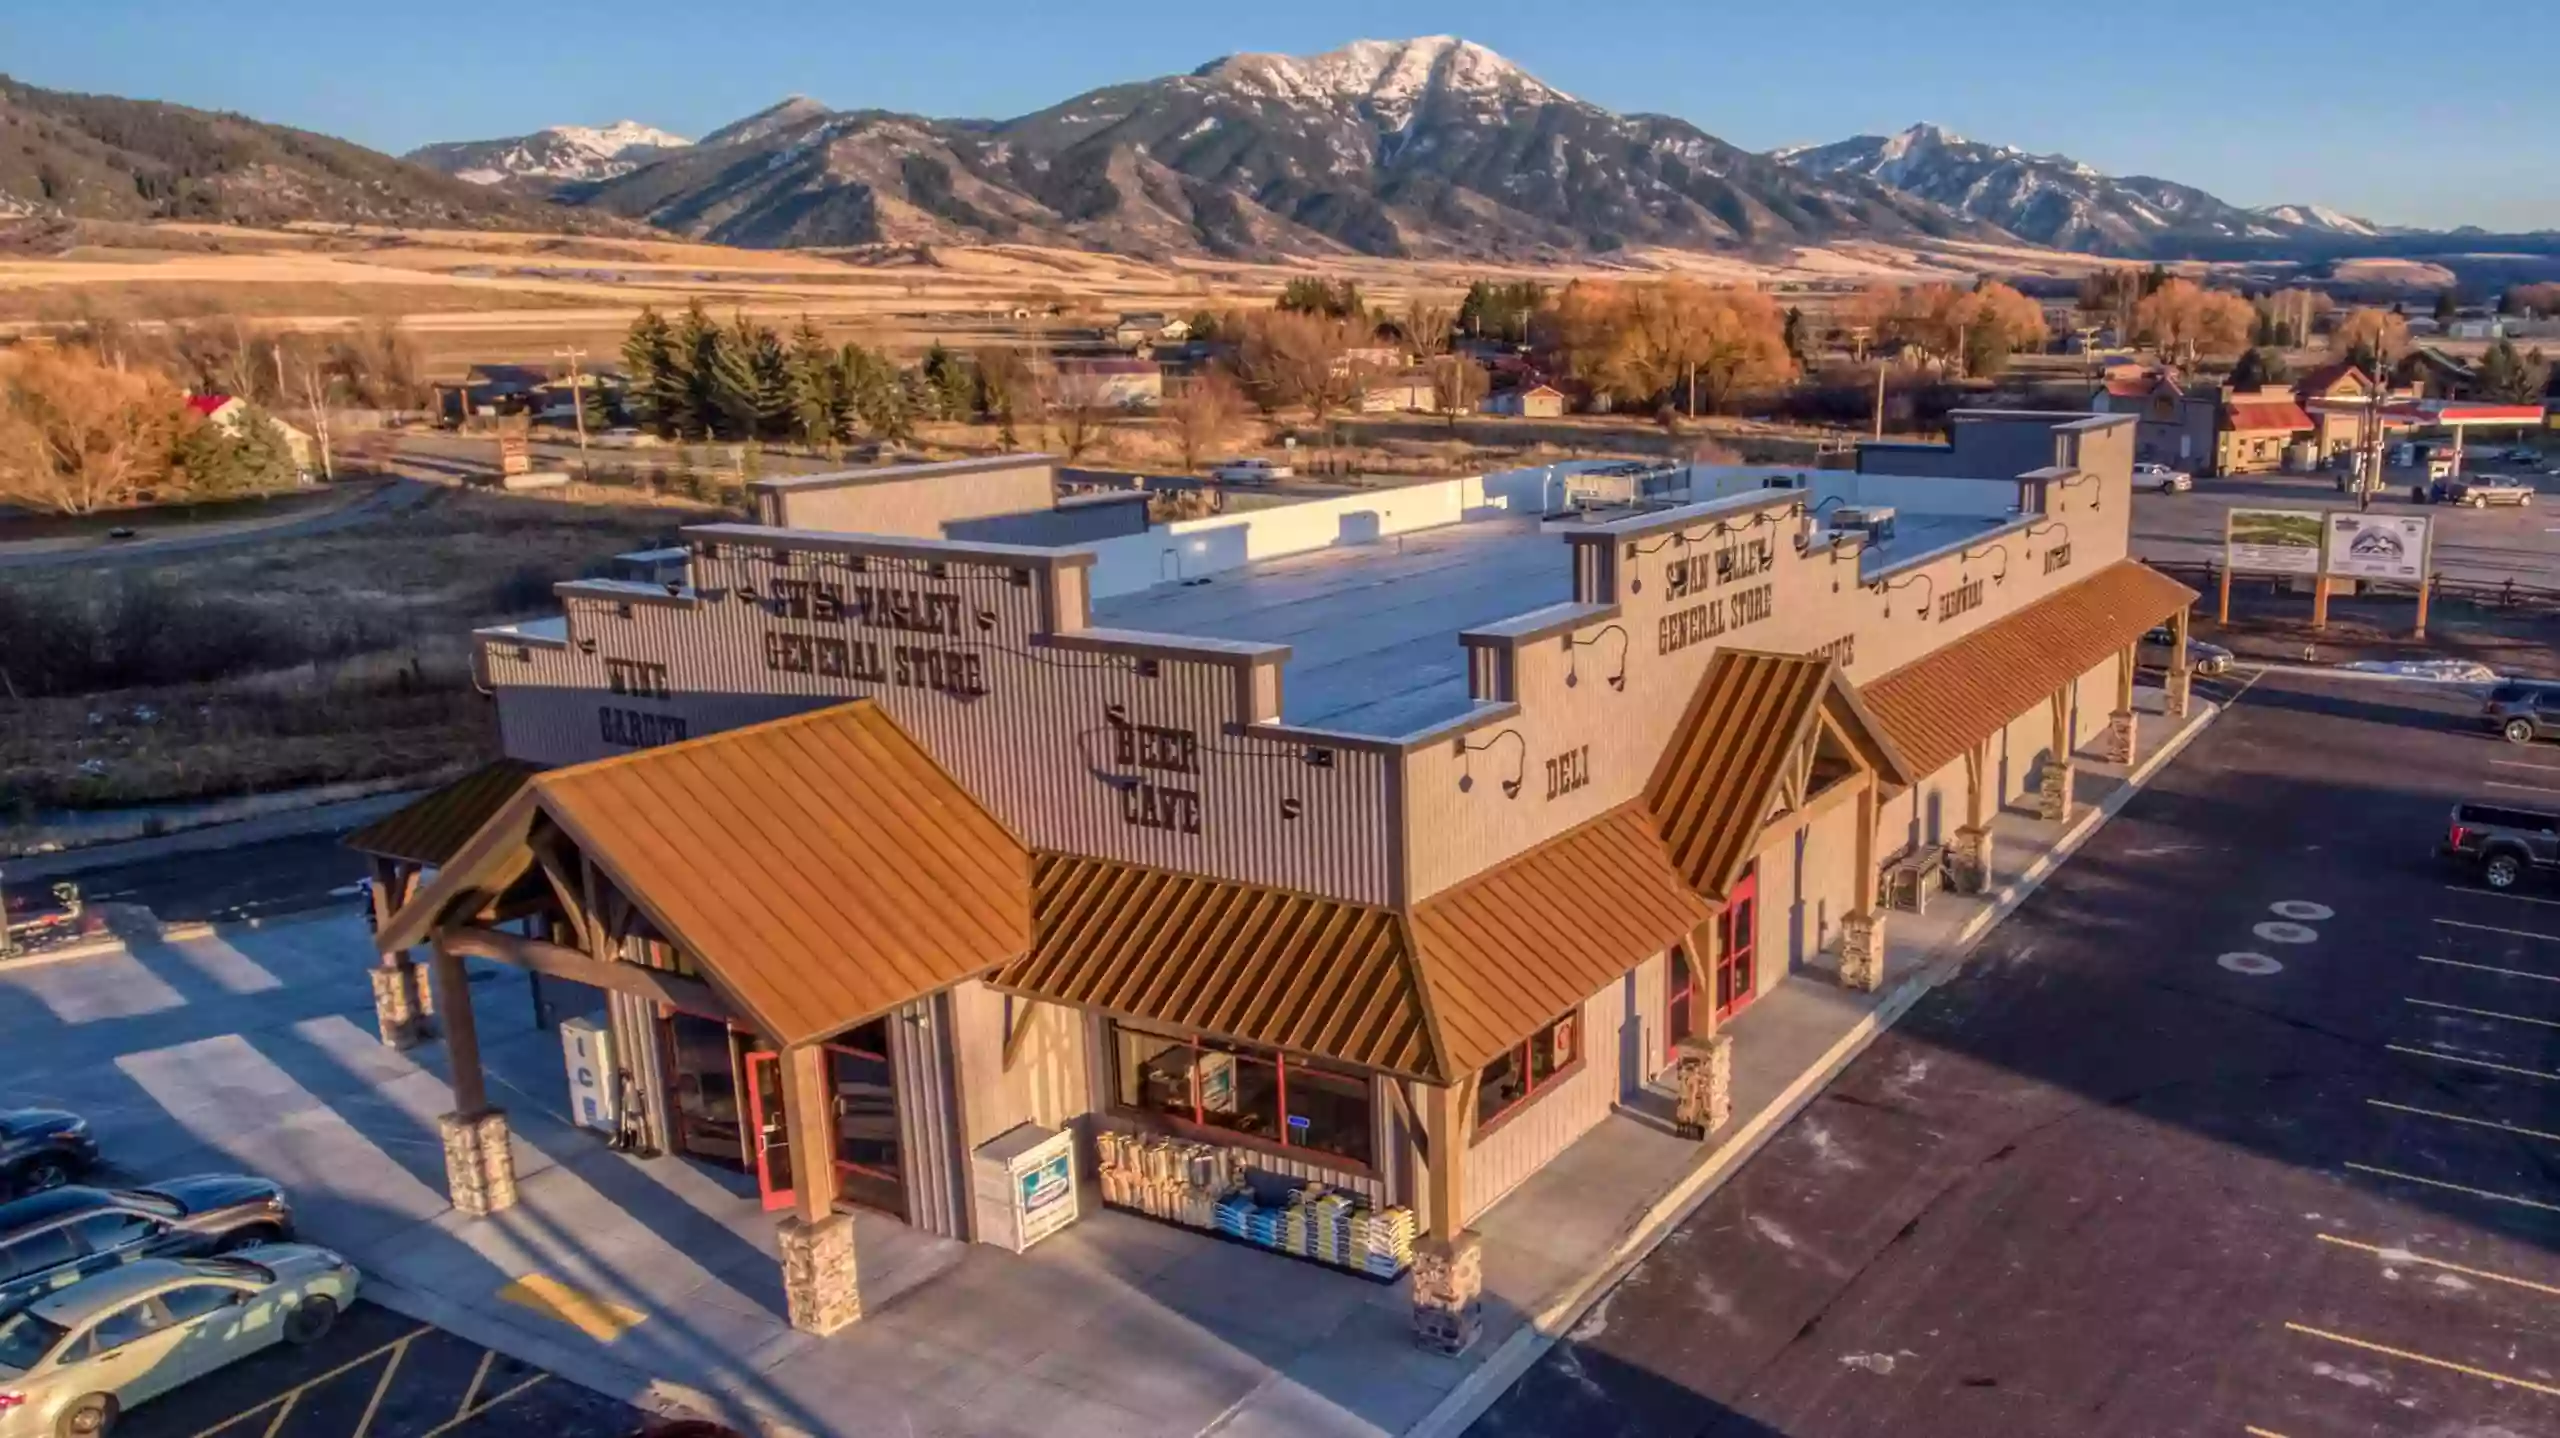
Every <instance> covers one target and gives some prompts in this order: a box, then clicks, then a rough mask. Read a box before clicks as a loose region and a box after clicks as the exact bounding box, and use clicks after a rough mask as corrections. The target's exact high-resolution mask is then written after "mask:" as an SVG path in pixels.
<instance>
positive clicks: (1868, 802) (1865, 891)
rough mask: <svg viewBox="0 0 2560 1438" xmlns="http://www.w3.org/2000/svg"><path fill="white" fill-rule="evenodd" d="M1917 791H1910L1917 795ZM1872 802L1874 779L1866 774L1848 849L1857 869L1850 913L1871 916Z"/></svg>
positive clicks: (1873, 888) (1874, 818)
mask: <svg viewBox="0 0 2560 1438" xmlns="http://www.w3.org/2000/svg"><path fill="white" fill-rule="evenodd" d="M1918 792H1919V791H1918V790H1916V789H1915V790H1914V791H1913V793H1915V794H1917V793H1918ZM1879 807H1880V806H1879V804H1878V801H1877V799H1876V776H1875V775H1874V774H1872V773H1871V774H1868V775H1867V776H1866V778H1865V779H1864V780H1862V781H1861V782H1860V783H1859V785H1858V832H1857V835H1856V838H1855V842H1854V844H1853V846H1852V853H1853V855H1854V860H1855V862H1856V864H1857V866H1858V901H1857V904H1856V905H1855V906H1854V907H1853V908H1851V909H1850V911H1849V912H1851V913H1852V914H1871V913H1873V912H1875V907H1876V824H1877V822H1878V820H1879V818H1880V816H1879V815H1878V813H1877V812H1876V811H1877V809H1878V808H1879Z"/></svg>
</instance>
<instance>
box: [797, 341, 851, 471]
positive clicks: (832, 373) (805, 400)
mask: <svg viewBox="0 0 2560 1438" xmlns="http://www.w3.org/2000/svg"><path fill="white" fill-rule="evenodd" d="M789 366H790V374H791V426H792V429H793V431H794V432H796V433H797V434H798V435H799V436H800V441H801V442H802V443H803V444H833V443H835V442H836V440H837V439H838V437H839V436H840V435H841V434H842V432H843V429H844V426H843V423H842V415H841V413H840V412H839V411H840V406H839V405H838V404H837V398H838V396H839V395H840V394H841V393H842V390H841V388H840V387H839V386H838V385H837V383H836V369H835V355H834V352H833V351H831V350H829V349H828V348H827V340H826V336H824V335H821V334H819V333H818V327H817V326H816V325H815V324H813V323H811V322H810V320H809V317H808V316H807V315H802V316H801V317H800V326H799V328H797V329H795V330H793V331H792V332H791V353H790V357H789Z"/></svg>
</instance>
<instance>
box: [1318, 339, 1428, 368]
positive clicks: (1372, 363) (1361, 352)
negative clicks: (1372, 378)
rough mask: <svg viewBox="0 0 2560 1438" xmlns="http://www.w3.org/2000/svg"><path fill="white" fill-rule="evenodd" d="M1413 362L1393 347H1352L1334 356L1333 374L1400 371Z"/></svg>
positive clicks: (1374, 345)
mask: <svg viewBox="0 0 2560 1438" xmlns="http://www.w3.org/2000/svg"><path fill="white" fill-rule="evenodd" d="M1412 362H1413V357H1412V356H1410V355H1408V354H1406V353H1405V352H1404V351H1403V350H1402V349H1401V348H1399V347H1397V346H1395V345H1380V344H1367V345H1352V346H1350V347H1349V348H1347V349H1345V350H1344V351H1343V352H1342V353H1341V354H1339V355H1336V356H1334V360H1333V372H1334V373H1335V374H1361V373H1364V372H1365V373H1371V374H1374V373H1376V372H1377V371H1379V370H1400V369H1403V368H1404V367H1405V366H1407V365H1408V364H1411V363H1412Z"/></svg>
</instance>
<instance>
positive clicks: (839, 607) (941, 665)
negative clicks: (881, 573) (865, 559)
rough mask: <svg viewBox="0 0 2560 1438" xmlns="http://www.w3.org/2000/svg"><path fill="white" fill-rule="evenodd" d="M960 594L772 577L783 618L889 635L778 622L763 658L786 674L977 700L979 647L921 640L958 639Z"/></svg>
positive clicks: (981, 667) (982, 673)
mask: <svg viewBox="0 0 2560 1438" xmlns="http://www.w3.org/2000/svg"><path fill="white" fill-rule="evenodd" d="M963 607H964V606H963V604H962V601H961V598H960V596H959V595H958V594H956V593H952V592H949V591H945V590H930V589H920V588H899V587H892V586H887V585H870V584H857V585H854V586H853V587H852V589H851V591H850V593H848V592H847V591H846V590H845V589H844V588H843V587H841V586H838V585H834V584H825V583H820V582H817V581H815V580H805V579H778V580H776V581H774V614H775V617H776V618H778V619H785V620H794V621H800V622H803V623H810V624H820V625H828V626H834V625H839V624H850V625H852V626H853V627H854V628H855V629H856V630H857V631H859V630H861V629H874V630H879V631H883V635H884V637H880V638H864V637H860V635H859V633H858V632H857V634H856V636H855V637H851V638H838V637H836V636H835V635H833V634H828V633H824V632H819V631H813V630H806V629H801V628H798V627H785V626H782V625H776V626H775V627H774V628H771V629H768V630H766V631H765V636H764V663H765V667H766V668H767V669H770V670H773V671H775V672H776V673H781V674H816V675H820V676H822V677H825V678H828V679H851V680H855V681H857V682H860V683H864V684H888V685H895V686H896V687H898V688H900V689H933V690H939V691H941V692H942V693H945V694H957V695H961V696H963V697H966V698H976V697H978V696H979V695H982V694H985V693H986V692H987V684H986V669H985V662H984V659H983V657H982V656H981V655H979V654H978V653H977V652H976V651H975V650H970V649H961V648H952V647H946V646H943V645H938V644H927V643H922V642H919V641H920V639H921V638H922V637H925V636H932V637H942V638H951V639H958V638H960V637H961V636H962V630H961V627H960V619H961V612H962V609H963Z"/></svg>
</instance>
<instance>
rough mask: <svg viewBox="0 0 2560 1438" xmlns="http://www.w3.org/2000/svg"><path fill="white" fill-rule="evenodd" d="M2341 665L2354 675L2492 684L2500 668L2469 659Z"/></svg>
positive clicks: (2376, 660)
mask: <svg viewBox="0 0 2560 1438" xmlns="http://www.w3.org/2000/svg"><path fill="white" fill-rule="evenodd" d="M2338 667H2339V668H2340V669H2343V670H2345V671H2347V672H2348V673H2350V674H2389V675H2392V676H2394V677H2395V678H2400V679H2432V680H2435V681H2437V682H2439V683H2443V684H2488V683H2493V682H2495V681H2496V679H2497V677H2498V671H2497V670H2495V669H2492V668H2490V667H2489V666H2488V665H2486V664H2481V663H2478V662H2476V661H2474V660H2469V659H2358V660H2355V661H2353V662H2351V663H2346V664H2341V665H2339V666H2338Z"/></svg>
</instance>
